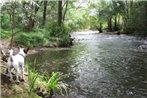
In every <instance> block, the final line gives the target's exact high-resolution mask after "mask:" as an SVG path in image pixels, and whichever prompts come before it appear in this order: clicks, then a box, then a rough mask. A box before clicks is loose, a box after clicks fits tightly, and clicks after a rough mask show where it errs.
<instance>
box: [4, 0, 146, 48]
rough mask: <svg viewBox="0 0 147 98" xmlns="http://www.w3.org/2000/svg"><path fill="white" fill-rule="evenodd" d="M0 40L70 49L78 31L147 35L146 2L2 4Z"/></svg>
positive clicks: (25, 0)
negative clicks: (72, 35)
mask: <svg viewBox="0 0 147 98" xmlns="http://www.w3.org/2000/svg"><path fill="white" fill-rule="evenodd" d="M1 5H2V6H1V29H2V30H1V36H2V38H8V37H10V36H14V38H13V37H12V39H11V42H13V40H14V41H15V42H16V43H17V44H21V45H25V46H30V47H34V46H42V45H44V46H47V45H48V44H49V43H50V42H52V41H56V42H58V43H59V44H60V46H69V45H70V44H71V39H70V35H69V33H70V32H72V31H78V30H85V29H86V30H87V29H92V30H99V32H114V31H118V32H122V33H127V34H136V35H143V36H144V35H147V28H146V27H147V18H146V17H147V2H146V1H137V0H119V1H118V0H81V1H78V0H73V1H71V0H59V1H58V0H57V1H52V0H37V1H36V0H19V1H17V0H16V1H15V2H11V3H10V2H5V3H3V4H1Z"/></svg>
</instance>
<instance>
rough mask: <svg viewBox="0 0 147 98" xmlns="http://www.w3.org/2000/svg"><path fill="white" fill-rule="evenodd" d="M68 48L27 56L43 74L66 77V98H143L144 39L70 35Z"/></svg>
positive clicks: (146, 90) (146, 86) (146, 75)
mask: <svg viewBox="0 0 147 98" xmlns="http://www.w3.org/2000/svg"><path fill="white" fill-rule="evenodd" d="M72 37H73V38H74V39H75V40H74V45H73V46H72V47H71V48H55V49H49V50H47V51H41V52H39V53H37V54H33V55H30V56H28V57H27V58H28V60H29V61H34V60H35V59H36V65H35V67H36V69H37V70H38V71H40V72H42V73H44V74H50V73H51V72H52V71H59V72H61V73H63V75H66V77H65V79H64V82H65V83H67V84H68V85H69V96H68V98H146V97H147V52H143V51H139V50H138V47H139V46H140V45H142V44H144V42H145V41H146V40H145V39H144V38H139V37H134V36H127V35H110V34H98V33H72Z"/></svg>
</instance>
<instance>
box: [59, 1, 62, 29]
mask: <svg viewBox="0 0 147 98" xmlns="http://www.w3.org/2000/svg"><path fill="white" fill-rule="evenodd" d="M61 24H62V0H58V26H61Z"/></svg>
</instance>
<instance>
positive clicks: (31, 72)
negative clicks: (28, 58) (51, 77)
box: [28, 69, 39, 94]
mask: <svg viewBox="0 0 147 98" xmlns="http://www.w3.org/2000/svg"><path fill="white" fill-rule="evenodd" d="M28 73H29V75H28V81H29V94H31V93H32V92H33V91H34V90H35V87H36V80H37V78H38V76H39V74H38V73H37V72H36V70H35V69H29V71H28Z"/></svg>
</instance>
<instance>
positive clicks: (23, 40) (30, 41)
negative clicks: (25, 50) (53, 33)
mask: <svg viewBox="0 0 147 98" xmlns="http://www.w3.org/2000/svg"><path fill="white" fill-rule="evenodd" d="M45 38H46V36H45V35H44V32H29V33H26V32H19V34H17V36H16V38H15V42H16V43H17V44H21V45H25V46H29V47H34V46H40V45H42V44H43V43H44V42H45Z"/></svg>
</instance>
